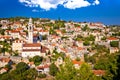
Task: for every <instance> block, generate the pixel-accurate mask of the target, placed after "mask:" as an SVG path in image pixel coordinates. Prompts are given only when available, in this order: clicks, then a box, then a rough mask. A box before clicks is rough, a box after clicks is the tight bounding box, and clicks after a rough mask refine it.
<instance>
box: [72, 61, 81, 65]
mask: <svg viewBox="0 0 120 80" xmlns="http://www.w3.org/2000/svg"><path fill="white" fill-rule="evenodd" d="M72 62H73V64H78V65H81V64H82V63H83V62H82V61H76V60H72Z"/></svg>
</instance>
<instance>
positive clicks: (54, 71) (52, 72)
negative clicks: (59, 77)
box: [49, 63, 58, 76]
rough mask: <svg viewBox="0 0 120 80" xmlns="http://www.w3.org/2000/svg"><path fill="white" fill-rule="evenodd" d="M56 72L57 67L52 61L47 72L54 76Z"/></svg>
mask: <svg viewBox="0 0 120 80" xmlns="http://www.w3.org/2000/svg"><path fill="white" fill-rule="evenodd" d="M57 72H58V67H57V66H56V65H55V64H54V63H52V64H51V65H50V72H49V73H50V75H52V76H55V75H56V74H57Z"/></svg>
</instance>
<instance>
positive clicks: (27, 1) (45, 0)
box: [19, 0, 100, 10]
mask: <svg viewBox="0 0 120 80" xmlns="http://www.w3.org/2000/svg"><path fill="white" fill-rule="evenodd" d="M19 2H21V3H23V4H24V5H25V6H29V7H38V6H39V7H40V8H42V9H44V10H50V9H51V8H53V9H56V8H57V6H58V5H62V6H64V7H65V8H68V9H76V8H81V7H87V6H90V5H98V4H99V3H100V2H99V0H95V1H94V2H93V3H90V2H88V1H87V0H19Z"/></svg>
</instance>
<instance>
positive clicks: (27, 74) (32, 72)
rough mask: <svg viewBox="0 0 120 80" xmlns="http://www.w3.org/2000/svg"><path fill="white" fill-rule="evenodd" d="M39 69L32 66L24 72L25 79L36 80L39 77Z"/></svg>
mask: <svg viewBox="0 0 120 80" xmlns="http://www.w3.org/2000/svg"><path fill="white" fill-rule="evenodd" d="M37 74H38V73H37V71H36V69H35V68H31V69H29V70H27V71H25V72H24V73H23V75H24V76H25V80H35V79H36V77H37Z"/></svg>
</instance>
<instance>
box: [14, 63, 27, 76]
mask: <svg viewBox="0 0 120 80" xmlns="http://www.w3.org/2000/svg"><path fill="white" fill-rule="evenodd" d="M28 69H29V66H28V65H27V64H26V63H24V62H20V63H18V64H17V65H16V71H17V73H19V74H22V73H23V72H25V71H26V70H28Z"/></svg>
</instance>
